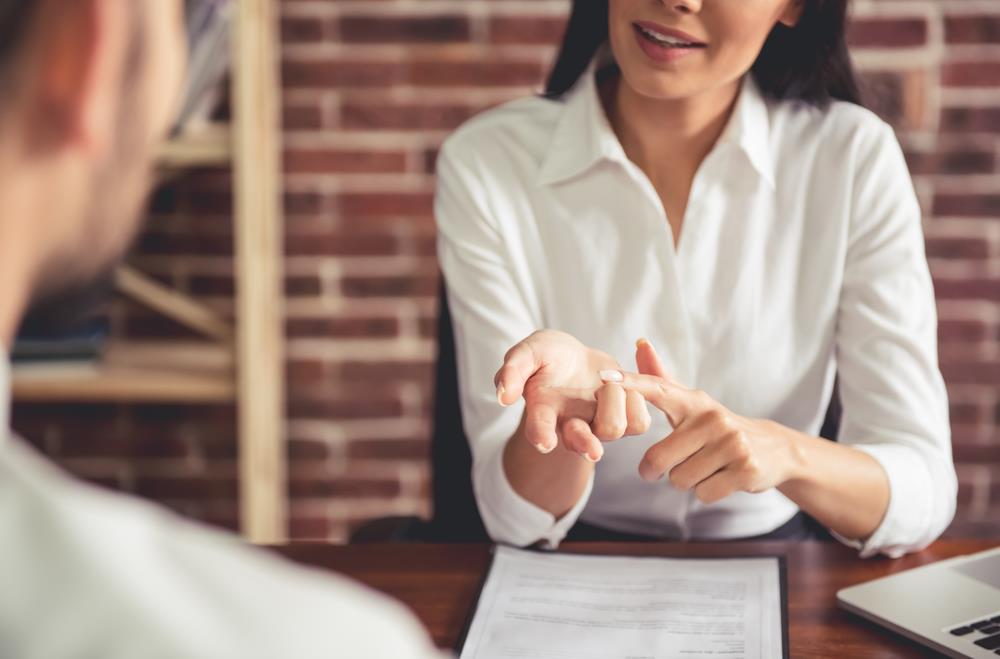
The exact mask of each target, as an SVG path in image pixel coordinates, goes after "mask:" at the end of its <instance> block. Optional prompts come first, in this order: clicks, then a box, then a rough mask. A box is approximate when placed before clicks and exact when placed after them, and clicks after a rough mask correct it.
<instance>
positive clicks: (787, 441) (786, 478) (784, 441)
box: [765, 420, 811, 487]
mask: <svg viewBox="0 0 1000 659" xmlns="http://www.w3.org/2000/svg"><path fill="white" fill-rule="evenodd" d="M765 423H766V425H767V429H768V431H769V432H770V433H771V434H772V436H773V437H776V438H777V439H778V441H779V442H780V444H781V450H780V455H781V456H782V460H781V463H782V467H781V471H780V476H779V479H778V487H780V486H782V485H785V484H790V483H799V482H805V481H807V480H808V479H809V476H810V473H811V471H810V469H809V451H808V440H809V437H808V436H807V435H805V434H803V433H800V432H798V431H796V430H792V429H791V428H788V427H787V426H783V425H781V424H780V423H777V422H775V421H770V420H767V421H765Z"/></svg>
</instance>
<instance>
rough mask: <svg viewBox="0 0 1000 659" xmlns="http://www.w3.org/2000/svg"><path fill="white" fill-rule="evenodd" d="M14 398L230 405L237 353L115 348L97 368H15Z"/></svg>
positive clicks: (179, 346)
mask: <svg viewBox="0 0 1000 659" xmlns="http://www.w3.org/2000/svg"><path fill="white" fill-rule="evenodd" d="M13 395H14V400H16V401H18V402H104V403H114V402H150V403H224V402H232V401H233V400H234V399H235V378H234V373H233V354H232V350H231V349H230V348H227V347H226V346H223V345H215V344H211V343H186V342H179V341H170V342H128V343H120V344H114V343H113V344H112V345H110V346H109V347H108V349H107V352H106V354H105V356H104V358H103V359H102V360H101V361H99V362H96V363H93V364H72V363H53V364H29V365H16V366H15V367H14V373H13Z"/></svg>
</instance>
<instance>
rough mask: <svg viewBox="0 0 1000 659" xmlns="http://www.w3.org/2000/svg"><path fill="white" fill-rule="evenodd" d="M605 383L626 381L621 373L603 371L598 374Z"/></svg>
mask: <svg viewBox="0 0 1000 659" xmlns="http://www.w3.org/2000/svg"><path fill="white" fill-rule="evenodd" d="M598 375H600V376H601V379H602V380H604V381H605V382H621V381H622V380H624V379H625V376H624V375H622V372H621V371H610V370H609V371H601V372H600V373H598Z"/></svg>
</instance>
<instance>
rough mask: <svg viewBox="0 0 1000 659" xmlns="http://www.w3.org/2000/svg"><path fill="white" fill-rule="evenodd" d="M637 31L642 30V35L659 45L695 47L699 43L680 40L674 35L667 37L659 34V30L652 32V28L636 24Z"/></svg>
mask: <svg viewBox="0 0 1000 659" xmlns="http://www.w3.org/2000/svg"><path fill="white" fill-rule="evenodd" d="M636 27H637V28H639V31H640V32H642V34H643V36H644V37H646V38H647V39H649V40H650V41H653V42H655V43H657V44H659V45H661V46H666V47H668V48H697V47H698V46H700V45H701V44H696V43H690V42H688V41H681V40H680V39H676V38H674V37H668V36H667V35H665V34H660V33H659V32H653V31H652V30H647V29H646V28H644V27H642V26H639V25H637V26H636Z"/></svg>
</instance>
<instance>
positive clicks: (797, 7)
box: [778, 0, 805, 27]
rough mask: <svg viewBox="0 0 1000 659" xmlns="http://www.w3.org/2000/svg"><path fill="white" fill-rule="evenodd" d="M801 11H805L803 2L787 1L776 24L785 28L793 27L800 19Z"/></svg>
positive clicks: (796, 0)
mask: <svg viewBox="0 0 1000 659" xmlns="http://www.w3.org/2000/svg"><path fill="white" fill-rule="evenodd" d="M803 11H805V0H789V2H788V4H787V5H786V6H785V10H784V11H783V12H781V16H779V17H778V22H779V23H781V24H782V25H784V26H785V27H795V26H796V25H798V23H799V19H801V18H802V12H803Z"/></svg>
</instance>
